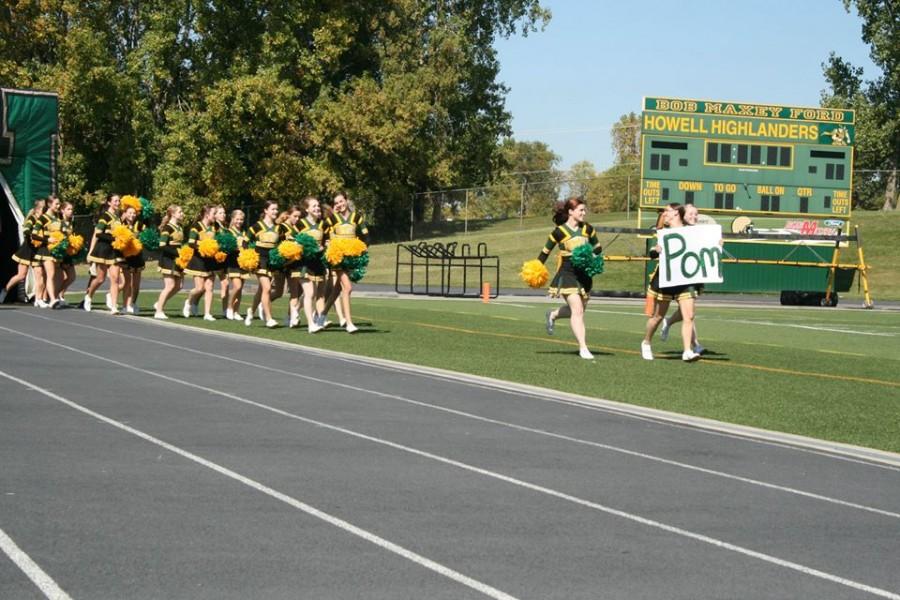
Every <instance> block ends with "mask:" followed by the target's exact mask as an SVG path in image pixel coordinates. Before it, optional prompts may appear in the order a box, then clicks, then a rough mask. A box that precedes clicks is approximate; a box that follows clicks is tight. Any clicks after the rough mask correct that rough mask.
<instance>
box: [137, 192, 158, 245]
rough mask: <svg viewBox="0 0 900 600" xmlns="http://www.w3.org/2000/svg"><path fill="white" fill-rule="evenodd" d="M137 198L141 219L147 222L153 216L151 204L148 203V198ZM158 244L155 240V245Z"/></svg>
mask: <svg viewBox="0 0 900 600" xmlns="http://www.w3.org/2000/svg"><path fill="white" fill-rule="evenodd" d="M138 200H140V201H141V219H142V220H143V221H144V222H149V221H150V219H152V218H153V205H152V204H151V203H150V201H149V200H147V199H146V198H144V197H143V196H141V197H140V198H138ZM144 245H145V246H146V244H144ZM158 245H159V242H157V246H158Z"/></svg>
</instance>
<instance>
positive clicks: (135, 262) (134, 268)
mask: <svg viewBox="0 0 900 600" xmlns="http://www.w3.org/2000/svg"><path fill="white" fill-rule="evenodd" d="M122 224H123V225H125V226H127V227H128V229H130V230H131V232H132V233H133V234H134V237H136V238H137V237H139V236H140V234H141V232H142V231H143V230H144V229H146V228H147V226H146V225H144V223H143V222H142V221H141V218H140V217H139V216H138V208H136V207H135V206H130V205H129V206H127V207H125V210H123V211H122ZM146 266H147V261H146V259H145V258H144V250H143V248H141V251H140V252H138V253H137V254H135V255H133V256H126V257H125V262H124V263H123V264H122V275H123V278H124V285H123V286H122V296H123V300H124V303H125V308H124V312H125V314H126V315H136V314H138V313H139V312H140V310H139V309H138V308H137V297H138V294H140V292H141V273H142V272H143V271H144V267H146Z"/></svg>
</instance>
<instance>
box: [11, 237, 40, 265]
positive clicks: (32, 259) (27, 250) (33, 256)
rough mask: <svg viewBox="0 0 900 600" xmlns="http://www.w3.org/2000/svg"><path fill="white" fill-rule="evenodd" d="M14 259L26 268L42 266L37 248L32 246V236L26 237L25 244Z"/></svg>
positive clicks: (14, 255)
mask: <svg viewBox="0 0 900 600" xmlns="http://www.w3.org/2000/svg"><path fill="white" fill-rule="evenodd" d="M12 259H13V260H14V261H16V262H17V263H19V264H20V265H25V266H26V267H39V266H40V265H41V261H40V259H39V258H38V257H37V248H35V247H34V246H32V245H31V236H28V235H26V236H25V242H24V243H23V244H22V245H21V246H19V249H18V250H16V252H15V254H13V257H12Z"/></svg>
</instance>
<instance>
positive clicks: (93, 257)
mask: <svg viewBox="0 0 900 600" xmlns="http://www.w3.org/2000/svg"><path fill="white" fill-rule="evenodd" d="M117 224H118V218H117V217H116V213H114V212H112V211H106V212H104V213H103V214H102V215H100V218H99V219H98V220H97V223H96V224H95V225H94V239H95V241H94V249H93V250H92V251H91V253H90V254H88V257H87V259H88V262H92V263H98V264H101V265H117V264H119V263H120V262H122V257H121V255H120V254H119V253H117V252H116V251H115V249H114V248H113V247H112V243H113V236H112V228H113V226H114V225H117Z"/></svg>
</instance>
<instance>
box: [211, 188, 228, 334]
mask: <svg viewBox="0 0 900 600" xmlns="http://www.w3.org/2000/svg"><path fill="white" fill-rule="evenodd" d="M225 214H226V213H225V206H224V205H222V204H216V205H215V206H213V228H214V229H215V230H216V233H219V232H220V231H226V230H227V229H228V224H227V223H226V222H225ZM218 266H219V268H218V270H217V271H216V272H215V274H214V275H215V276H216V277H218V278H219V301H220V302H221V304H222V315H224V316H225V318H226V319H227V318H229V317H228V259H227V258H226V259H225V262H222V263H219V264H218ZM213 284H215V277H214V278H213Z"/></svg>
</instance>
